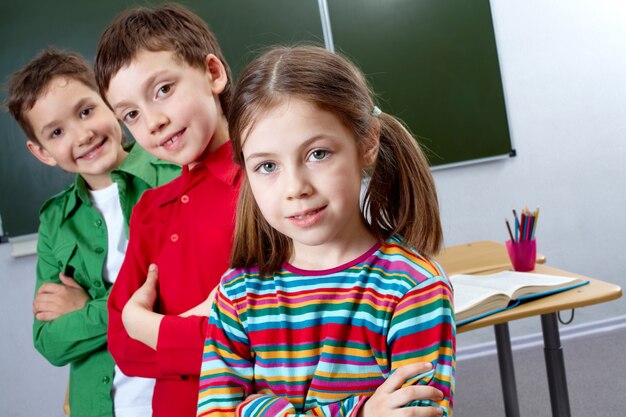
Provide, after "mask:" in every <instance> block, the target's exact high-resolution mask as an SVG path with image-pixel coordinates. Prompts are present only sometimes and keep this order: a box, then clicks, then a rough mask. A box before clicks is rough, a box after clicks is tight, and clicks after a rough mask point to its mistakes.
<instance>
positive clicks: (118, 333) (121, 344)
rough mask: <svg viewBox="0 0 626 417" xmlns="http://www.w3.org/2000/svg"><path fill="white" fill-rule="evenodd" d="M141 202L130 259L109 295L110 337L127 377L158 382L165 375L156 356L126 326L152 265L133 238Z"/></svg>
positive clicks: (113, 352) (133, 219) (112, 350)
mask: <svg viewBox="0 0 626 417" xmlns="http://www.w3.org/2000/svg"><path fill="white" fill-rule="evenodd" d="M141 201H142V200H140V202H139V204H137V205H136V206H135V209H134V210H133V213H132V215H131V221H130V225H131V229H130V239H129V242H128V248H127V250H126V256H125V258H124V263H123V264H122V268H121V269H120V273H119V275H118V276H117V279H116V280H115V284H114V285H113V289H112V290H111V294H110V295H109V301H108V310H109V326H108V334H107V336H108V346H109V352H110V353H111V356H113V359H115V363H116V364H117V366H119V367H120V369H121V370H122V372H124V374H126V375H128V376H141V377H150V378H157V377H160V376H161V374H160V373H159V370H158V367H157V355H156V352H155V351H154V350H153V349H152V348H150V347H149V346H147V345H145V344H143V343H142V342H138V341H136V340H134V339H132V338H131V337H130V336H129V335H128V333H127V332H126V329H125V328H124V324H123V323H122V310H123V309H124V306H125V305H126V303H127V302H128V300H129V299H130V297H131V296H132V295H133V294H134V293H135V291H136V290H137V289H138V288H139V287H140V286H141V285H142V284H143V283H144V281H145V280H146V276H147V275H148V265H149V263H148V262H147V258H145V252H147V251H144V252H143V253H142V250H141V236H139V235H136V234H133V230H134V228H133V224H138V222H139V221H140V217H141V213H142V211H143V210H142V207H144V205H142V204H141ZM144 249H147V248H144ZM142 255H143V256H142Z"/></svg>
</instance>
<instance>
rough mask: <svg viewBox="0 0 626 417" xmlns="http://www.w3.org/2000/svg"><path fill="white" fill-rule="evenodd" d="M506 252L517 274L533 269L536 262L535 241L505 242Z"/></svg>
mask: <svg viewBox="0 0 626 417" xmlns="http://www.w3.org/2000/svg"><path fill="white" fill-rule="evenodd" d="M506 250H507V251H508V252H509V258H510V259H511V263H512V264H513V269H515V270H516V271H519V272H528V271H532V270H533V269H535V261H536V260H537V241H536V240H535V239H533V240H526V241H522V242H513V241H511V240H507V241H506Z"/></svg>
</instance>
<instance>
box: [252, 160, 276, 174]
mask: <svg viewBox="0 0 626 417" xmlns="http://www.w3.org/2000/svg"><path fill="white" fill-rule="evenodd" d="M255 171H258V172H260V173H261V174H271V173H272V172H274V171H276V164H275V163H274V162H263V163H262V164H260V165H259V166H257V168H256V169H255Z"/></svg>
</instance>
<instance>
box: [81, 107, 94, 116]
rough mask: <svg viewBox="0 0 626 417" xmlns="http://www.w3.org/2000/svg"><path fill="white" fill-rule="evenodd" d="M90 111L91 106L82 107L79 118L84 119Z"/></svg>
mask: <svg viewBox="0 0 626 417" xmlns="http://www.w3.org/2000/svg"><path fill="white" fill-rule="evenodd" d="M92 112H93V107H88V108H86V109H82V110H81V111H80V118H81V119H84V118H86V117H87V116H89V115H90V114H91V113H92Z"/></svg>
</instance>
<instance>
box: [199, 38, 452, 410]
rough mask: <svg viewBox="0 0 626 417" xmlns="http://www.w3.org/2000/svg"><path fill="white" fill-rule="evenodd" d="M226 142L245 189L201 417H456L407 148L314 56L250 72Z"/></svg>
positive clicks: (441, 289)
mask: <svg viewBox="0 0 626 417" xmlns="http://www.w3.org/2000/svg"><path fill="white" fill-rule="evenodd" d="M229 130H230V135H231V139H232V142H233V153H234V155H235V159H236V162H237V163H238V164H239V165H241V166H242V167H243V168H244V171H245V180H244V183H243V185H242V192H241V195H240V200H239V207H238V213H237V229H236V237H235V247H234V248H233V252H232V256H231V266H232V269H230V270H229V271H227V272H226V273H225V275H224V276H223V277H222V281H221V284H220V286H219V288H218V291H217V295H216V299H215V302H214V304H213V307H212V311H211V315H210V319H209V321H210V322H209V329H208V334H207V338H206V342H205V348H204V355H203V362H202V370H201V377H200V393H199V400H198V415H199V416H221V415H228V416H230V415H237V416H302V415H310V416H355V417H356V416H358V417H378V416H394V415H399V416H400V415H402V416H442V415H443V416H451V415H452V398H453V392H454V367H455V336H456V330H455V321H454V313H453V306H452V289H451V286H450V282H449V281H448V279H447V277H446V275H445V273H444V271H443V270H442V269H441V267H440V266H439V265H438V264H437V263H436V262H434V261H433V260H432V258H431V256H432V255H434V254H435V253H436V252H437V251H438V250H439V248H440V246H441V242H442V231H441V225H440V221H439V208H438V203H437V195H436V191H435V186H434V182H433V179H432V177H431V174H430V170H429V167H428V163H427V161H426V159H425V157H424V155H423V153H422V151H421V150H420V148H419V146H418V145H417V143H416V141H415V139H414V138H413V137H412V136H411V135H410V134H409V132H408V131H407V130H406V129H405V128H404V127H403V125H402V124H401V122H399V121H398V120H397V119H396V118H394V117H393V116H391V115H388V114H386V113H383V112H381V111H380V110H379V109H378V108H377V107H375V106H374V102H373V100H372V97H371V94H370V91H369V88H368V86H367V83H366V81H365V78H364V76H363V75H362V74H361V72H360V71H359V70H358V69H357V68H355V66H354V65H353V64H351V63H350V62H349V61H348V60H346V59H345V58H342V57H341V56H339V55H337V54H334V53H331V52H328V51H326V50H324V49H322V48H318V47H311V46H300V47H294V48H284V47H278V48H274V49H272V50H270V51H269V52H266V53H265V54H263V55H261V56H260V57H258V58H257V59H255V60H254V61H253V62H252V63H250V65H249V66H248V67H247V69H246V70H245V71H244V73H243V74H242V75H241V78H240V81H239V83H238V85H237V87H236V90H235V94H234V100H233V104H232V112H231V115H230V118H229ZM365 176H367V178H368V179H369V186H368V187H367V190H366V192H365V195H364V198H363V204H362V205H361V202H360V186H361V182H362V179H363V178H364V177H365ZM364 213H366V214H365V215H364Z"/></svg>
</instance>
